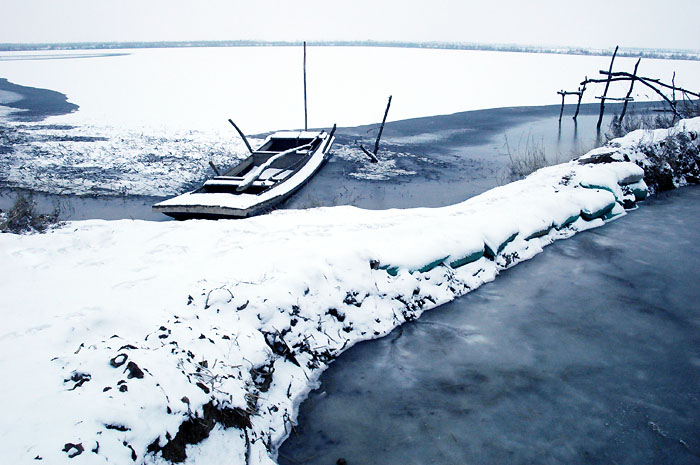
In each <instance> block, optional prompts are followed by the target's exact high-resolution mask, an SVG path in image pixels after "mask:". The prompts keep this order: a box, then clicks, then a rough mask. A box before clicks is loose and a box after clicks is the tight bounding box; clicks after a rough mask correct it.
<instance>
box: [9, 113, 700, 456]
mask: <svg viewBox="0 0 700 465" xmlns="http://www.w3.org/2000/svg"><path fill="white" fill-rule="evenodd" d="M699 131H700V119H698V118H696V119H693V120H688V121H684V122H681V123H680V124H679V125H677V126H676V128H672V129H670V130H663V131H656V132H654V133H650V132H644V131H640V132H637V133H632V134H630V135H628V136H627V137H626V138H623V139H619V140H616V141H613V142H612V143H611V144H608V146H606V147H605V148H601V149H597V150H596V151H593V152H591V153H589V154H588V155H587V156H585V157H582V158H581V159H580V160H578V161H572V162H569V163H565V164H561V165H557V166H553V167H549V168H545V169H543V170H540V171H538V172H536V173H534V174H533V175H531V176H529V177H528V178H526V179H525V180H522V181H518V182H515V183H512V184H509V185H506V186H502V187H499V188H497V189H493V190H491V191H488V192H486V193H484V194H482V195H480V196H477V197H473V198H471V199H469V200H467V201H465V202H463V203H460V204H457V205H454V206H450V207H442V208H434V209H428V208H421V209H406V210H386V211H368V210H361V209H357V208H353V207H334V208H319V209H310V210H302V211H277V212H274V213H272V214H269V215H265V216H262V217H257V218H252V219H249V220H243V221H219V222H209V221H189V222H185V223H177V222H166V223H153V222H145V221H128V220H121V221H96V220H94V221H82V222H69V223H68V224H66V225H65V226H64V227H62V228H60V229H56V230H54V231H52V232H50V233H48V234H43V235H28V236H17V235H11V234H3V235H0V255H2V263H3V264H4V266H3V268H2V272H3V273H2V279H0V295H2V296H3V304H2V306H1V307H0V309H1V311H2V318H3V321H4V325H3V330H2V332H1V333H0V349H2V351H3V353H4V354H5V356H4V357H3V358H2V360H0V369H2V371H3V372H4V373H11V374H12V375H11V376H6V377H4V378H3V380H2V381H1V382H0V383H2V392H3V396H2V398H1V400H0V408H1V409H2V411H3V412H4V413H5V418H6V419H10V420H9V421H7V420H6V421H4V422H3V423H2V424H1V425H0V428H1V430H0V433H1V435H2V438H3V439H2V443H3V444H4V445H5V447H4V450H5V451H6V460H7V461H8V462H11V463H29V462H32V463H35V462H34V460H35V459H38V458H41V459H43V460H46V461H48V462H51V463H107V462H110V463H125V464H126V463H133V461H134V460H135V461H137V462H139V463H140V462H145V463H163V462H167V461H183V460H184V461H186V462H187V463H197V464H206V463H219V462H220V458H221V457H222V456H226V457H227V460H229V461H231V462H234V463H251V464H261V463H267V464H270V463H273V462H274V459H275V454H276V449H277V447H278V446H279V444H280V443H281V441H282V440H283V439H284V438H285V437H286V435H287V434H288V433H289V432H290V430H291V427H292V424H293V422H294V419H295V416H296V412H297V407H298V405H299V402H301V400H302V399H303V398H304V396H305V395H306V394H307V393H308V391H309V390H310V389H311V388H313V387H314V386H315V385H316V382H317V379H318V377H319V375H320V373H321V371H322V370H323V369H324V367H326V366H327V364H328V363H330V362H331V361H332V360H333V359H334V358H335V357H337V355H338V354H340V353H341V352H342V351H343V350H345V349H347V348H348V347H350V346H351V345H353V344H355V343H357V342H358V341H361V340H365V339H370V338H375V337H380V336H382V335H384V334H386V333H388V332H389V331H390V330H391V329H392V328H394V327H395V326H397V325H399V324H401V323H402V322H404V321H407V320H411V319H414V318H417V317H419V316H420V314H421V313H422V312H423V311H424V310H427V309H429V308H433V307H435V306H437V305H440V304H442V303H445V302H448V301H450V300H452V299H454V298H455V297H456V296H459V295H462V294H464V293H466V292H469V291H470V290H473V289H475V288H477V287H478V286H479V285H481V284H483V283H484V282H487V281H490V280H492V279H494V278H495V277H496V276H497V274H498V273H499V271H501V270H503V269H505V268H508V267H511V266H513V265H514V264H517V263H518V262H520V261H522V260H527V259H528V258H531V257H532V256H534V255H535V254H537V253H539V252H541V251H542V248H543V247H544V246H546V245H547V244H549V243H551V242H552V241H554V240H557V239H562V238H566V237H569V236H571V235H572V234H575V233H576V232H578V231H582V230H585V229H589V228H594V227H598V226H602V225H604V224H605V222H606V221H609V220H611V219H613V218H615V217H616V216H618V215H622V214H625V208H633V207H634V206H635V203H636V202H637V201H638V200H641V199H643V198H644V197H645V196H646V194H647V188H646V184H645V183H644V180H642V177H643V175H644V170H642V169H641V168H640V167H639V166H638V165H637V164H635V163H633V162H637V163H639V164H641V165H643V166H644V165H645V163H646V162H647V161H648V160H650V153H652V152H654V153H655V152H659V150H661V148H660V145H659V144H660V140H661V138H662V137H663V136H665V135H669V134H672V135H673V134H676V135H677V134H686V135H687V140H688V141H689V144H690V146H692V147H695V149H696V151H695V156H697V140H698V132H699ZM652 137H653V139H652ZM667 145H668V144H666V146H667ZM691 158H692V157H691ZM669 167H670V168H674V167H673V166H671V165H669ZM686 168H688V167H686ZM682 169H683V170H685V168H682ZM688 169H690V171H692V169H697V166H695V167H694V168H693V167H692V166H691V167H689V168H688ZM686 171H687V170H686ZM647 172H651V170H650V169H647ZM685 174H689V176H690V177H689V178H685V177H683V176H685ZM685 174H684V175H683V176H682V175H681V174H680V172H677V173H676V175H677V176H676V178H675V179H673V176H672V180H671V182H675V184H677V185H682V184H683V183H684V182H687V181H692V180H693V178H692V176H693V174H692V173H690V172H687V173H685ZM207 436H208V439H204V438H206V437H207ZM189 443H195V445H190V446H187V444H189Z"/></svg>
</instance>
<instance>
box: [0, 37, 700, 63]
mask: <svg viewBox="0 0 700 465" xmlns="http://www.w3.org/2000/svg"><path fill="white" fill-rule="evenodd" d="M301 44H302V41H261V40H194V41H155V42H63V43H0V52H23V51H47V50H114V49H139V48H197V47H287V46H299V45H301ZM307 45H309V46H314V47H392V48H423V49H437V50H476V51H487V52H516V53H548V54H557V55H588V56H611V55H612V54H613V50H614V47H611V48H605V49H601V48H583V47H554V46H536V45H516V44H480V43H462V42H390V41H386V42H382V41H308V42H307ZM617 56H620V57H641V58H652V59H663V60H691V61H700V50H678V49H642V48H625V47H621V48H620V50H619V51H618V52H617Z"/></svg>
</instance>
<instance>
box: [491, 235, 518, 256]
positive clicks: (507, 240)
mask: <svg viewBox="0 0 700 465" xmlns="http://www.w3.org/2000/svg"><path fill="white" fill-rule="evenodd" d="M517 235H518V233H514V234H513V235H512V236H510V237H509V238H508V239H506V240H505V242H503V243H502V244H501V245H499V246H498V250H496V253H494V251H493V249H491V247H489V245H488V244H486V243H484V255H486V257H487V258H490V259H491V260H493V259H494V258H496V255H498V254H499V253H501V252H503V249H505V248H506V246H507V245H508V244H509V243H510V242H511V241H512V240H513V239H515V238H516V237H517Z"/></svg>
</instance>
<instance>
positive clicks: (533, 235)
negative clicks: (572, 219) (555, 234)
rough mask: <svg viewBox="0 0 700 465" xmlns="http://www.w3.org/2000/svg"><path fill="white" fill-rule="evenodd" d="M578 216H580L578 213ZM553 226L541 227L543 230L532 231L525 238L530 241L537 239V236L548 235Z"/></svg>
mask: <svg viewBox="0 0 700 465" xmlns="http://www.w3.org/2000/svg"><path fill="white" fill-rule="evenodd" d="M577 217H578V215H577ZM552 227H553V226H549V227H547V228H545V229H541V230H539V231H535V232H534V233H532V234H530V235H529V236H527V237H526V238H525V240H526V241H529V240H530V239H535V238H536V237H542V236H546V235H547V234H549V231H551V230H552Z"/></svg>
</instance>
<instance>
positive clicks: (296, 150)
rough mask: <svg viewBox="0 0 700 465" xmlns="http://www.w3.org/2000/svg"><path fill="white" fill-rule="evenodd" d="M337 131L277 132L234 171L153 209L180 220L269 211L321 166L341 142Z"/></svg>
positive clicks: (236, 215) (232, 216) (210, 180)
mask: <svg viewBox="0 0 700 465" xmlns="http://www.w3.org/2000/svg"><path fill="white" fill-rule="evenodd" d="M334 129H335V128H334ZM333 133H334V131H331V132H330V133H328V132H326V131H293V132H291V131H285V132H277V133H274V134H272V135H270V136H269V137H268V138H267V139H265V142H263V144H262V145H261V146H260V148H259V149H257V150H255V151H254V152H253V153H251V154H250V155H249V156H248V157H247V158H245V159H244V160H243V161H242V162H241V163H239V164H238V165H237V166H235V167H234V168H232V169H231V170H229V171H228V172H226V173H224V174H223V175H220V176H219V175H217V176H215V177H214V178H212V179H209V180H208V181H206V182H205V183H204V185H203V186H202V187H200V188H199V189H196V190H194V191H192V192H188V193H185V194H182V195H179V196H177V197H174V198H172V199H168V200H165V201H163V202H160V203H157V204H155V205H153V210H154V211H158V212H161V213H164V214H166V215H168V216H171V217H173V218H175V219H188V218H245V217H249V216H254V215H257V214H260V213H263V212H265V211H269V210H270V209H271V208H273V207H274V206H275V205H278V204H279V203H281V202H282V201H284V200H286V199H287V198H289V197H290V196H291V195H292V194H293V193H294V192H296V191H297V190H298V189H300V188H301V187H302V186H303V185H304V184H305V183H306V182H307V181H308V180H309V179H311V177H312V176H313V175H314V174H316V172H317V171H318V170H319V169H320V168H321V165H322V164H323V162H324V161H325V160H326V156H327V154H328V153H329V151H330V149H331V146H332V145H333V141H334V140H335V137H334V136H333Z"/></svg>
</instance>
